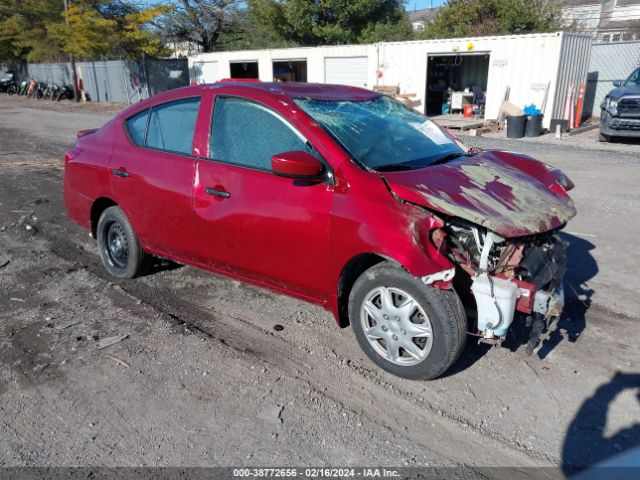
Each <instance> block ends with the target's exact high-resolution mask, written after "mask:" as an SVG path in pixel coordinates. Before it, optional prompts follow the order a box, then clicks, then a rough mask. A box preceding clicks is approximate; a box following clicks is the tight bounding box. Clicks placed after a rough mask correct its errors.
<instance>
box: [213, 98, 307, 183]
mask: <svg viewBox="0 0 640 480" xmlns="http://www.w3.org/2000/svg"><path fill="white" fill-rule="evenodd" d="M309 145H310V144H308V143H307V141H306V139H305V138H304V137H303V136H302V134H300V133H299V132H298V131H297V130H296V129H295V127H293V125H291V124H290V123H289V122H287V121H286V120H285V119H284V118H282V117H281V116H280V115H279V114H278V113H276V112H275V111H273V110H271V109H270V108H268V107H267V106H265V105H262V104H260V103H257V102H254V101H251V100H245V99H242V98H236V97H218V98H217V99H216V103H215V107H214V112H213V122H212V125H211V148H210V150H209V151H210V152H211V153H210V156H211V158H212V159H213V160H218V161H220V162H224V163H231V164H235V165H240V166H244V167H248V168H253V169H258V170H267V171H271V157H272V156H273V155H275V154H277V153H284V152H291V151H294V150H302V151H310V148H309Z"/></svg>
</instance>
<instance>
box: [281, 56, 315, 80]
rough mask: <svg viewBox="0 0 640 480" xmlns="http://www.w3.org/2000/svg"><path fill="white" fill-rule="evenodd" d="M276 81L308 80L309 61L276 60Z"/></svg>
mask: <svg viewBox="0 0 640 480" xmlns="http://www.w3.org/2000/svg"><path fill="white" fill-rule="evenodd" d="M273 81H274V82H306V81H307V61H306V60H304V59H302V60H274V62H273Z"/></svg>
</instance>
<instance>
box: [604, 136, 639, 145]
mask: <svg viewBox="0 0 640 480" xmlns="http://www.w3.org/2000/svg"><path fill="white" fill-rule="evenodd" d="M608 143H619V144H625V145H640V137H611V138H609V142H608Z"/></svg>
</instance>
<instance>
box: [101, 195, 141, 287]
mask: <svg viewBox="0 0 640 480" xmlns="http://www.w3.org/2000/svg"><path fill="white" fill-rule="evenodd" d="M96 237H97V240H98V247H99V249H100V258H101V259H102V264H103V265H104V268H106V269H107V271H108V272H109V273H110V274H111V275H113V276H114V277H117V278H134V277H137V276H139V275H143V274H144V273H146V272H147V271H148V269H149V264H150V262H151V256H150V255H148V254H147V253H145V251H144V250H143V249H142V247H140V243H139V242H138V238H137V237H136V234H135V232H134V231H133V228H132V227H131V223H129V219H128V218H127V216H126V215H125V214H124V212H123V211H122V209H121V208H120V207H115V206H114V207H109V208H107V209H106V210H105V211H104V212H102V215H100V219H99V220H98V227H97V229H96Z"/></svg>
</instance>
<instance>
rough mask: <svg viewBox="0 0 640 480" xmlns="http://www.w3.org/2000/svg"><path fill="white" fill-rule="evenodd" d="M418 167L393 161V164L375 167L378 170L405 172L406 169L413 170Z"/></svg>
mask: <svg viewBox="0 0 640 480" xmlns="http://www.w3.org/2000/svg"><path fill="white" fill-rule="evenodd" d="M414 168H416V167H412V166H411V165H407V164H406V163H392V164H391V165H382V166H381V167H375V168H374V170H375V171H377V172H403V171H406V170H412V169H414Z"/></svg>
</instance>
